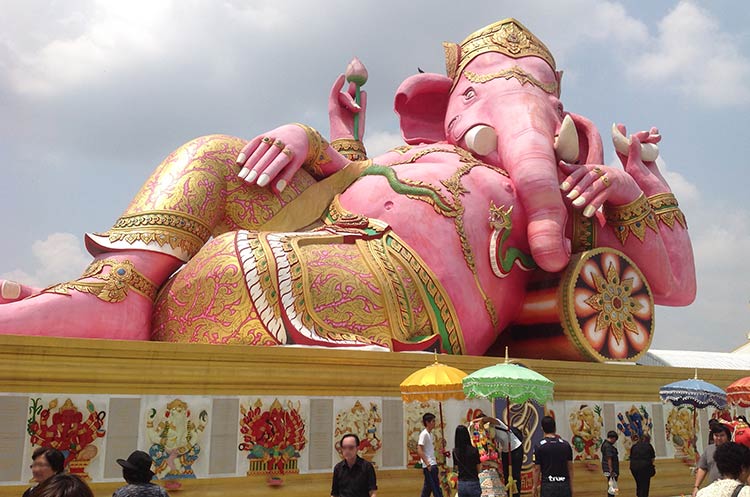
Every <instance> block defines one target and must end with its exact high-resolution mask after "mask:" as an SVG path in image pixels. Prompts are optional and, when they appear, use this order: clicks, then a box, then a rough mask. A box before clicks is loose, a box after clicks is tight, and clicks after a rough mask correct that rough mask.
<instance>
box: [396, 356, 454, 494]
mask: <svg viewBox="0 0 750 497" xmlns="http://www.w3.org/2000/svg"><path fill="white" fill-rule="evenodd" d="M465 376H466V373H465V372H464V371H461V370H460V369H457V368H454V367H452V366H448V365H446V364H441V363H439V362H438V360H437V352H436V353H435V362H434V363H433V364H430V365H429V366H426V367H424V368H422V369H419V370H417V371H415V372H413V373H412V374H410V375H409V376H408V377H407V378H406V379H405V380H404V381H402V382H401V385H400V388H401V398H402V399H403V401H404V402H414V401H428V400H436V401H438V409H439V414H440V433H441V434H442V436H443V447H442V453H443V454H445V451H446V449H445V424H444V423H443V401H444V400H448V399H456V400H463V399H465V398H466V395H464V391H463V384H462V382H461V381H462V380H463V379H464V377H465ZM441 469H442V471H441V473H442V474H444V473H445V468H441ZM445 490H446V491H449V490H450V489H449V488H447V489H445Z"/></svg>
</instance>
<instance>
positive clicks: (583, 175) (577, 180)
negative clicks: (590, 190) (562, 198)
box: [560, 163, 594, 200]
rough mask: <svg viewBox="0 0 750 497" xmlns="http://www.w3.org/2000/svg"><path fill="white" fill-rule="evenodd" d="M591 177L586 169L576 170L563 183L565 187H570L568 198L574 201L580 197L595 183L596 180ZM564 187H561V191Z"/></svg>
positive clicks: (579, 168)
mask: <svg viewBox="0 0 750 497" xmlns="http://www.w3.org/2000/svg"><path fill="white" fill-rule="evenodd" d="M566 164H567V163H566ZM590 176H591V175H590V173H589V170H588V169H587V168H586V167H578V168H577V169H576V170H574V171H573V172H572V173H571V174H570V175H569V176H568V177H567V178H566V180H565V181H564V182H563V185H564V186H568V187H569V189H570V192H569V193H568V194H567V195H566V196H567V197H568V198H569V199H570V200H573V199H574V198H576V197H577V196H578V195H580V194H581V192H582V191H583V190H585V189H586V188H587V187H588V186H589V185H590V184H591V183H592V182H593V181H594V178H590ZM563 185H560V189H562V187H563ZM564 191H566V190H564Z"/></svg>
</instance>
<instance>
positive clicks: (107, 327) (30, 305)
mask: <svg viewBox="0 0 750 497" xmlns="http://www.w3.org/2000/svg"><path fill="white" fill-rule="evenodd" d="M101 260H107V261H109V262H111V263H112V264H113V265H112V266H109V267H107V268H105V271H104V272H103V273H100V274H108V272H107V271H112V270H113V267H116V263H117V262H122V261H128V262H130V263H132V264H133V266H135V267H138V268H140V269H139V270H138V272H139V273H140V274H141V275H143V277H145V278H148V280H150V281H163V280H165V279H166V278H167V277H168V276H169V274H170V273H171V272H172V271H174V270H175V269H177V268H178V267H179V266H180V265H182V262H181V261H179V260H177V259H175V258H174V257H171V256H168V255H164V254H159V253H154V252H147V251H143V250H129V251H128V250H123V251H119V252H112V253H105V254H102V255H99V256H97V257H96V258H95V259H94V262H96V261H101ZM97 276H98V275H97ZM87 283H92V284H93V285H100V284H101V283H102V280H101V279H98V278H80V279H79V280H76V281H75V282H71V283H70V284H68V285H74V284H79V285H84V286H85V285H86V284H87ZM65 285H66V284H61V285H58V286H57V287H58V288H57V289H55V287H52V289H51V290H52V291H57V292H59V293H52V292H50V291H45V292H43V293H39V294H36V295H34V296H31V297H29V298H25V299H23V300H20V301H17V302H14V303H9V304H6V305H2V306H0V334H12V335H45V336H65V337H75V338H113V339H120V340H148V338H149V335H150V325H151V309H152V307H153V301H152V300H151V299H150V298H149V297H147V296H144V295H143V293H138V292H137V291H135V290H134V289H133V288H128V291H127V292H126V293H125V294H124V295H118V296H115V298H118V297H120V296H121V297H122V300H119V301H117V302H109V301H106V300H102V299H101V298H99V297H97V296H95V295H93V294H90V293H86V292H82V291H79V290H76V289H75V287H68V288H65ZM93 289H94V290H96V289H97V286H94V287H93ZM115 293H116V292H115Z"/></svg>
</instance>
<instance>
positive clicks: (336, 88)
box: [328, 74, 346, 103]
mask: <svg viewBox="0 0 750 497" xmlns="http://www.w3.org/2000/svg"><path fill="white" fill-rule="evenodd" d="M345 79H346V76H344V75H343V74H340V75H339V77H338V78H336V81H335V82H334V83H333V86H332V87H331V95H330V97H329V98H328V101H329V102H331V103H333V102H337V101H338V98H339V97H338V94H339V93H341V88H342V87H343V86H344V80H345Z"/></svg>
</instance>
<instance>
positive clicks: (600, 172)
mask: <svg viewBox="0 0 750 497" xmlns="http://www.w3.org/2000/svg"><path fill="white" fill-rule="evenodd" d="M593 171H594V174H596V175H597V176H604V173H603V172H602V168H601V167H599V166H596V167H595V168H594V169H593Z"/></svg>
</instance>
